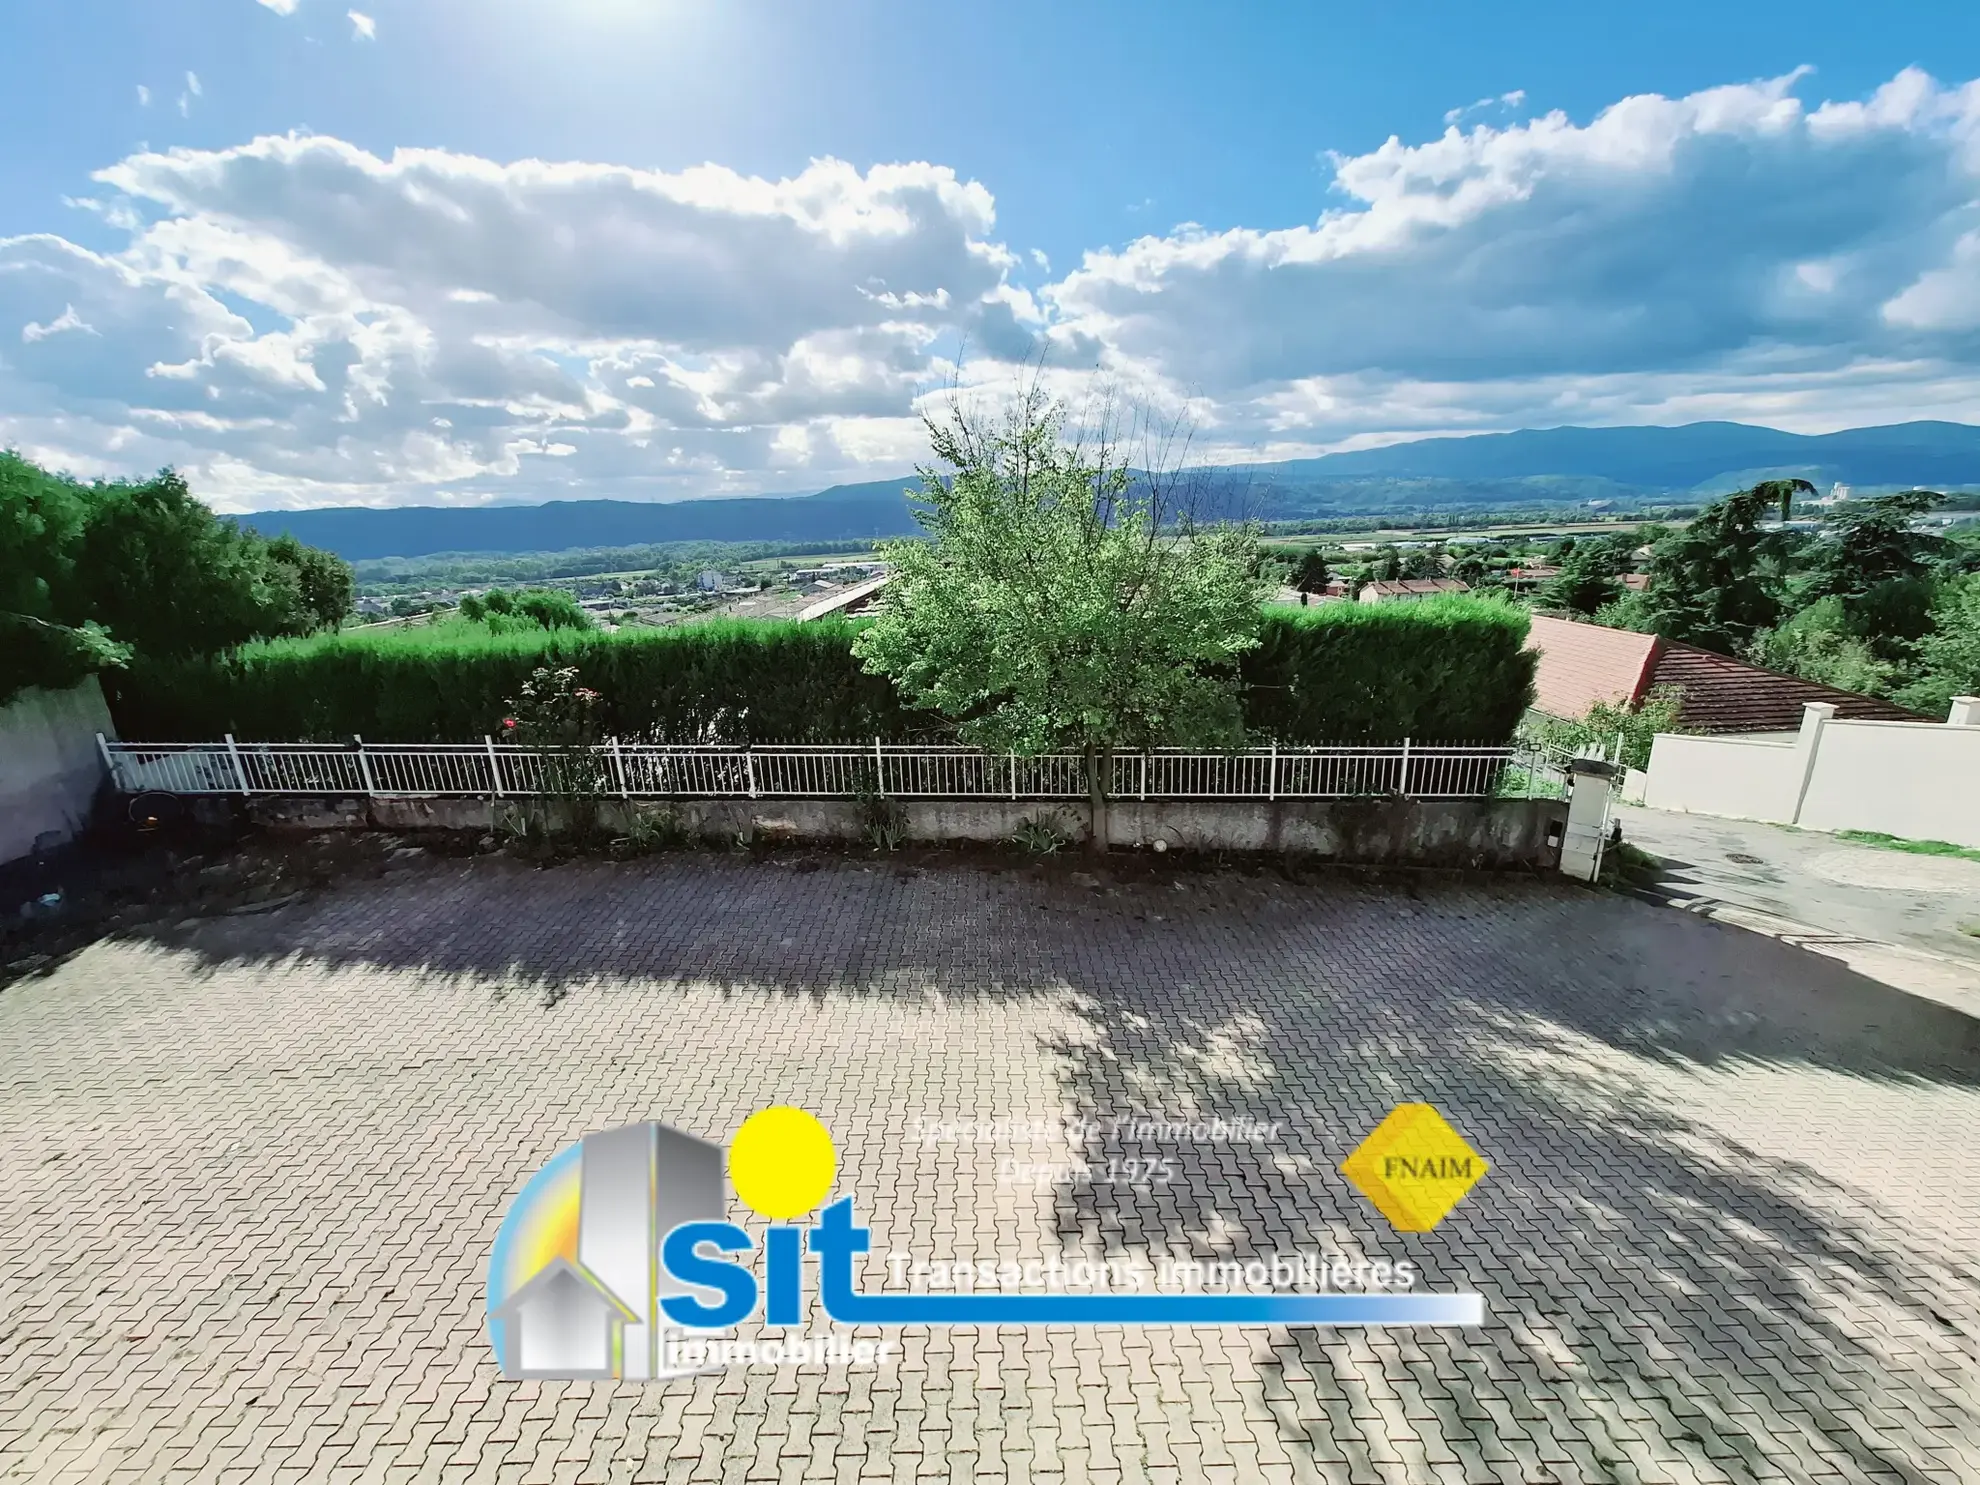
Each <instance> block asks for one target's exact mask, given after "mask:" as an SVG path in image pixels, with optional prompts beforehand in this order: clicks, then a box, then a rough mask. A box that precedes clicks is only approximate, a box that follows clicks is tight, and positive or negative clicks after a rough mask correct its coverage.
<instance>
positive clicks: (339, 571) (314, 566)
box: [267, 536, 357, 634]
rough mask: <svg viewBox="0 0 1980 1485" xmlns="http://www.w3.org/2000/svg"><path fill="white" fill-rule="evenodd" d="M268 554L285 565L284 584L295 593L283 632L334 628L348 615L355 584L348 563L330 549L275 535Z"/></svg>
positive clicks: (280, 565) (274, 562)
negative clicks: (328, 550) (326, 549)
mask: <svg viewBox="0 0 1980 1485" xmlns="http://www.w3.org/2000/svg"><path fill="white" fill-rule="evenodd" d="M267 555H268V561H269V562H270V564H272V565H273V566H274V567H275V568H277V569H286V571H287V574H288V576H287V577H286V578H285V579H284V584H285V586H286V587H287V588H288V589H290V590H292V591H293V592H294V594H295V604H294V609H293V612H292V614H291V616H290V619H289V623H288V625H287V626H286V628H285V630H284V632H285V633H289V634H314V633H316V632H317V631H318V630H324V629H337V628H339V627H341V626H342V624H343V622H344V620H346V619H348V618H349V617H350V616H351V609H352V607H353V606H354V605H355V603H356V601H357V585H356V582H355V581H354V579H353V578H352V576H351V565H350V563H348V562H346V561H344V560H343V559H342V558H341V557H338V556H336V555H334V554H333V553H330V552H325V551H322V550H320V549H318V548H316V547H306V546H304V545H303V544H302V543H301V542H299V541H297V540H296V539H295V538H294V537H293V536H278V537H276V538H275V539H274V540H273V541H271V542H269V543H268V547H267Z"/></svg>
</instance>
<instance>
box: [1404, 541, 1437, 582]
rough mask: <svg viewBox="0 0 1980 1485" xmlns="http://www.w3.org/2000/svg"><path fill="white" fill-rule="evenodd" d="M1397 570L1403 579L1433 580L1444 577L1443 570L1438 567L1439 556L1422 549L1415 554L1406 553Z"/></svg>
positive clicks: (1414, 552)
mask: <svg viewBox="0 0 1980 1485" xmlns="http://www.w3.org/2000/svg"><path fill="white" fill-rule="evenodd" d="M1397 570H1398V571H1399V572H1400V573H1401V574H1402V576H1403V577H1405V578H1410V579H1422V578H1433V577H1441V576H1442V575H1443V569H1442V568H1441V567H1439V566H1438V565H1437V554H1436V553H1435V552H1429V551H1425V550H1423V549H1422V548H1420V547H1419V548H1418V549H1417V550H1415V551H1413V552H1405V553H1404V554H1403V556H1402V560H1401V562H1400V564H1399V565H1398V569H1397Z"/></svg>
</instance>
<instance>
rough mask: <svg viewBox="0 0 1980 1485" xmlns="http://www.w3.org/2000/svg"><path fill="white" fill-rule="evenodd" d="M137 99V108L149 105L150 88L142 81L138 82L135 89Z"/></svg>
mask: <svg viewBox="0 0 1980 1485" xmlns="http://www.w3.org/2000/svg"><path fill="white" fill-rule="evenodd" d="M137 99H138V107H139V108H149V107H151V89H150V88H147V87H146V86H145V85H144V84H143V83H139V84H138V89H137Z"/></svg>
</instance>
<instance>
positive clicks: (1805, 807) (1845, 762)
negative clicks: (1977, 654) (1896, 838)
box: [1799, 722, 1980, 849]
mask: <svg viewBox="0 0 1980 1485" xmlns="http://www.w3.org/2000/svg"><path fill="white" fill-rule="evenodd" d="M1799 823H1800V824H1801V825H1803V826H1805V827H1806V828H1808V829H1810V830H1881V831H1883V832H1884V833H1885V834H1887V835H1901V836H1905V837H1907V838H1909V839H1911V840H1949V841H1952V842H1953V843H1954V844H1955V845H1962V846H1972V847H1975V848H1976V849H1980V727H1951V726H1945V725H1940V726H1933V725H1932V724H1931V723H1927V722H1830V723H1829V724H1828V725H1827V726H1826V727H1824V728H1823V729H1822V745H1821V747H1820V748H1819V749H1817V751H1816V754H1815V766H1814V767H1813V769H1811V770H1810V772H1809V776H1808V790H1807V793H1806V794H1805V795H1804V796H1803V798H1802V803H1801V818H1800V821H1799Z"/></svg>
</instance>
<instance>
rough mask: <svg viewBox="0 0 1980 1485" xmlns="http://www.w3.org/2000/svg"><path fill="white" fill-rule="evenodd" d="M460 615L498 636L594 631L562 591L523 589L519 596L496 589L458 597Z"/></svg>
mask: <svg viewBox="0 0 1980 1485" xmlns="http://www.w3.org/2000/svg"><path fill="white" fill-rule="evenodd" d="M460 614H461V617H462V618H463V619H471V620H474V621H476V622H478V623H484V624H487V625H488V626H489V627H490V628H491V629H494V630H495V631H496V632H498V633H510V632H515V631H520V630H525V629H595V628H596V627H597V622H596V621H595V620H594V619H593V618H592V617H591V615H590V614H589V613H587V612H586V611H585V609H584V608H583V607H582V606H581V605H580V604H579V603H578V601H577V600H576V599H575V598H573V597H571V595H570V594H568V593H566V592H564V591H563V589H561V588H525V589H523V590H522V591H521V592H519V593H511V592H509V591H508V590H507V589H505V588H497V589H495V590H494V591H493V592H492V593H486V594H483V595H482V596H480V597H476V596H475V595H474V594H472V593H466V594H463V595H462V596H461V607H460Z"/></svg>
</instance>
